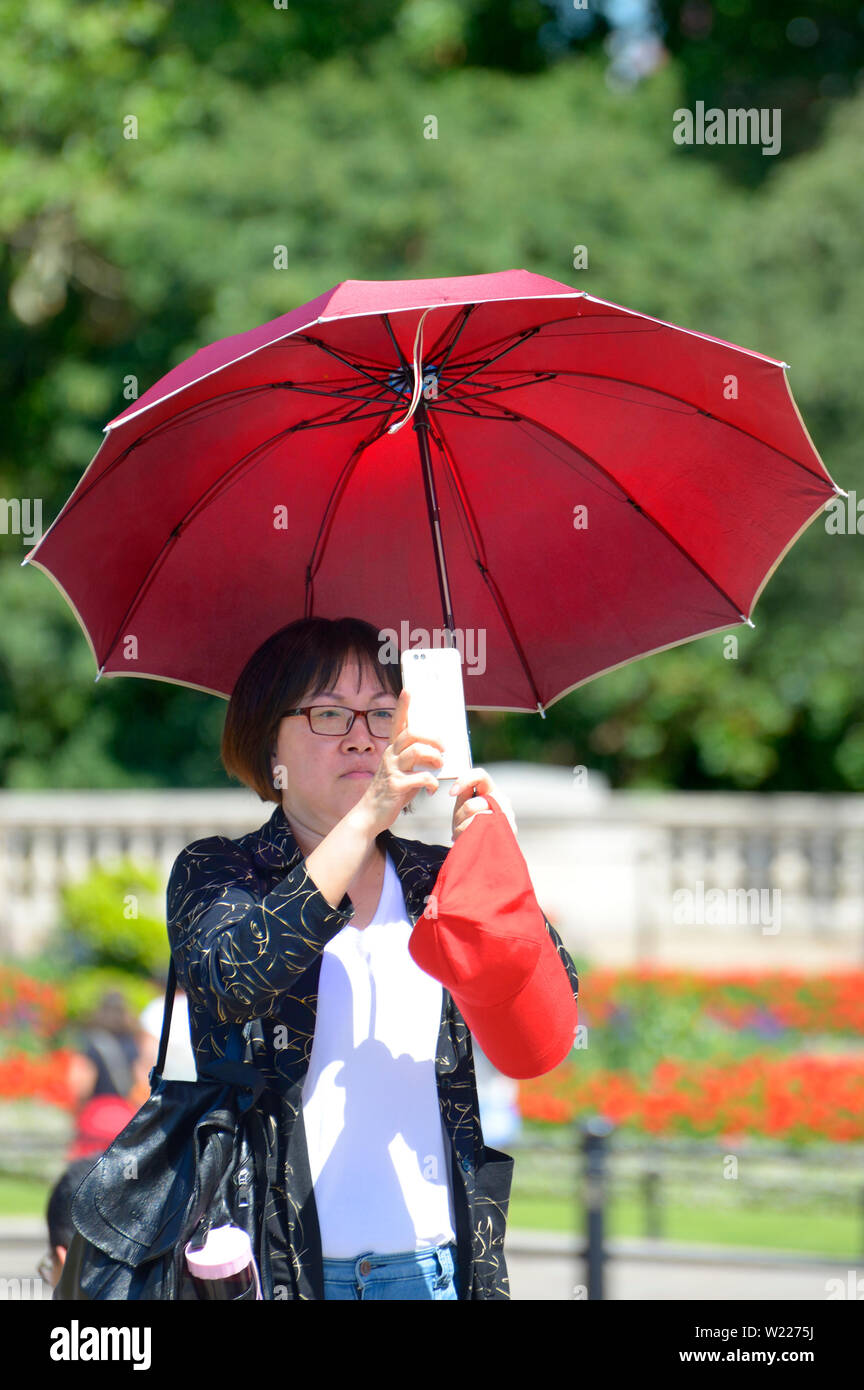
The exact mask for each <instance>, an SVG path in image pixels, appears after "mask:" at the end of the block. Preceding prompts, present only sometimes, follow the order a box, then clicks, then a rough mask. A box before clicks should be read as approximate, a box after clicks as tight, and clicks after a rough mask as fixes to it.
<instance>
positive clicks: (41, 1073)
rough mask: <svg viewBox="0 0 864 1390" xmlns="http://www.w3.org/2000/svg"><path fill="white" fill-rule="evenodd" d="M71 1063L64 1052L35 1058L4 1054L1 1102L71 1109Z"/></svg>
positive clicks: (0, 1061)
mask: <svg viewBox="0 0 864 1390" xmlns="http://www.w3.org/2000/svg"><path fill="white" fill-rule="evenodd" d="M71 1060H72V1053H71V1052H69V1051H68V1050H67V1049H66V1048H58V1049H57V1050H56V1051H55V1052H46V1053H43V1054H42V1055H41V1056H38V1057H34V1056H33V1054H32V1053H29V1052H9V1053H7V1054H6V1055H5V1056H4V1057H3V1058H0V1100H42V1101H47V1102H49V1103H50V1104H51V1105H60V1106H63V1107H64V1108H66V1109H68V1108H70V1107H71V1105H72V1095H71V1092H70V1089H69V1068H70V1064H71Z"/></svg>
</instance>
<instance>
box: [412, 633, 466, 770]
mask: <svg viewBox="0 0 864 1390" xmlns="http://www.w3.org/2000/svg"><path fill="white" fill-rule="evenodd" d="M400 662H401V666H402V684H403V686H404V687H405V689H406V690H407V691H408V693H409V695H410V696H411V699H410V700H409V702H408V728H409V729H410V730H411V732H412V733H416V734H419V735H420V738H421V740H422V739H423V738H424V737H427V738H435V739H438V740H439V741H440V742H441V743H443V745H444V762H443V763H442V765H441V767H440V768H435V767H430V766H429V765H428V764H420V766H418V767H412V769H411V771H412V772H422V771H425V772H434V774H435V776H436V777H437V778H438V781H439V782H446V781H449V780H451V779H455V778H456V777H461V776H463V774H464V773H466V772H469V771H470V769H471V767H472V766H473V764H472V762H471V741H470V737H469V734H468V714H467V712H466V709H465V691H464V688H463V685H462V655H461V653H460V651H459V648H458V647H409V648H408V649H407V651H404V652H403V653H402V656H401V658H400Z"/></svg>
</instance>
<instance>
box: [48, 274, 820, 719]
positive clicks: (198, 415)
mask: <svg viewBox="0 0 864 1390" xmlns="http://www.w3.org/2000/svg"><path fill="white" fill-rule="evenodd" d="M786 365H787V364H786V363H783V362H777V361H775V360H774V359H773V358H770V357H765V356H763V355H762V354H761V353H758V352H751V351H749V350H748V349H746V348H740V347H735V346H733V345H732V344H729V343H725V342H722V341H721V340H720V339H718V338H711V337H709V336H707V335H706V334H702V333H693V332H690V331H689V330H687V329H683V328H678V327H676V326H675V325H674V324H668V323H664V322H663V321H662V320H660V319H655V318H651V317H650V316H649V315H647V314H640V313H636V312H634V311H633V310H631V309H625V308H623V307H622V306H621V305H618V304H611V303H608V302H607V301H605V300H603V299H599V298H597V297H596V296H595V295H590V294H586V293H585V292H583V291H580V290H576V289H573V288H572V287H571V286H569V285H564V284H560V283H559V282H558V281H555V280H549V279H546V278H545V276H542V275H534V274H531V273H530V272H528V271H525V270H510V271H502V272H500V273H498V274H491V275H476V276H460V277H456V278H454V279H435V280H416V281H399V280H393V281H390V280H384V281H370V280H346V281H343V282H342V283H341V284H340V285H337V286H336V287H335V288H333V289H331V290H328V291H327V292H326V293H325V294H322V295H320V296H319V297H318V298H317V299H314V300H312V301H311V303H309V304H306V305H303V306H302V307H301V308H299V309H294V310H292V311H291V312H290V313H288V314H285V315H283V316H282V317H280V318H277V319H274V320H272V321H271V322H270V323H266V324H264V325H262V326H261V327H259V328H255V329H252V330H251V331H249V332H246V333H239V334H235V335H233V336H232V337H229V338H223V339H221V340H220V341H219V342H216V343H212V344H211V345H210V346H209V347H205V348H202V349H201V350H200V351H199V352H196V353H195V354H193V356H192V357H190V358H188V360H186V361H185V362H182V363H181V364H180V365H179V366H177V367H175V368H173V369H172V370H171V371H170V372H168V373H167V374H166V375H165V376H164V377H162V378H161V380H160V381H158V382H157V383H156V384H155V385H154V386H152V387H151V388H150V389H149V390H148V391H146V392H145V393H144V394H143V395H142V396H141V397H140V398H139V399H138V400H137V401H135V402H134V403H133V404H131V405H130V406H129V407H128V409H126V410H124V411H123V412H122V413H121V414H120V415H118V416H116V418H115V419H113V420H112V421H111V422H110V424H109V425H107V426H106V427H105V439H104V441H103V443H102V445H101V447H100V449H99V451H98V453H97V454H96V456H95V458H94V459H93V461H92V463H91V464H90V467H89V468H88V469H87V472H86V473H85V474H84V476H83V477H82V479H81V481H80V483H79V484H78V486H77V487H76V489H75V491H74V493H73V494H72V496H71V497H70V498H69V500H68V502H67V503H66V505H65V506H64V508H63V510H62V511H61V512H60V514H59V516H58V517H57V518H56V520H55V521H54V523H53V525H52V526H51V527H50V528H49V530H48V531H47V532H46V533H45V535H44V536H43V537H42V539H41V540H40V542H39V544H38V545H37V546H36V547H35V548H34V549H33V550H32V551H31V552H30V553H29V554H28V556H27V560H26V561H25V563H30V564H35V565H37V566H38V567H39V568H40V569H42V570H44V571H45V573H46V574H48V575H49V576H50V578H51V579H52V580H53V581H54V582H55V583H56V584H57V586H58V587H59V588H60V590H61V592H62V593H63V594H64V595H65V597H66V598H67V600H68V601H69V603H70V604H71V605H72V607H73V608H74V610H75V612H76V615H77V617H78V619H79V622H80V623H81V626H82V628H83V629H84V632H85V635H86V637H87V639H88V641H89V643H90V646H91V650H92V651H93V655H94V659H95V661H96V665H97V667H98V675H97V680H98V679H99V676H101V675H103V674H104V675H124V676H128V675H138V676H147V677H153V678H156V679H158V680H167V681H173V682H176V683H178V684H181V685H188V686H192V687H193V688H195V689H199V690H206V691H210V692H212V693H214V694H220V695H225V696H227V695H230V693H231V691H232V689H233V686H234V683H235V681H236V679H237V676H238V675H239V673H240V670H241V669H242V667H243V665H244V663H245V662H246V660H247V658H248V657H249V656H250V655H251V653H252V652H253V651H254V650H255V648H256V647H257V646H258V645H259V644H260V643H261V642H262V641H263V640H264V639H265V638H267V637H268V636H269V635H270V634H271V633H272V632H274V631H275V630H276V629H277V628H279V627H282V626H284V625H285V624H286V623H288V622H290V621H291V620H292V619H294V618H297V617H300V616H304V615H306V616H308V615H312V614H316V615H323V616H326V617H340V616H343V615H345V614H351V615H356V616H360V617H365V618H367V619H368V620H370V621H372V622H375V623H377V624H379V625H380V628H381V630H382V641H385V642H386V638H387V635H392V637H393V638H394V639H395V641H396V642H397V643H398V645H399V646H400V647H405V646H408V645H411V646H428V645H435V644H436V643H437V642H441V643H443V641H444V640H448V641H455V642H456V644H457V645H459V646H460V649H461V650H462V652H463V656H464V666H463V670H464V672H465V675H466V678H467V677H468V676H471V677H472V679H470V680H468V679H466V685H465V691H466V701H467V704H468V705H469V707H470V708H472V709H513V710H522V709H535V708H539V709H540V710H541V712H542V710H543V709H544V707H547V706H549V705H550V704H552V703H553V702H554V701H555V700H557V699H560V698H561V697H562V696H563V695H566V694H567V693H568V692H569V691H570V690H572V689H574V688H575V687H576V686H578V685H580V684H582V683H583V682H584V681H587V680H590V679H591V678H592V677H594V676H597V675H599V674H600V673H601V672H604V671H609V670H611V669H613V668H614V667H616V666H620V665H622V664H623V663H625V662H628V661H632V660H634V659H636V658H637V657H640V656H644V655H646V654H648V653H649V652H655V651H661V650H663V649H664V648H666V647H671V646H674V645H676V644H677V643H680V642H686V641H688V640H689V639H691V638H694V637H698V636H700V635H703V634H705V633H710V632H718V631H722V630H725V629H728V628H730V627H733V626H735V625H736V624H739V623H742V622H750V614H751V612H752V610H753V607H754V605H755V603H756V600H757V599H758V597H759V594H760V593H761V591H762V588H763V587H764V585H765V583H766V581H767V580H768V578H769V576H770V575H771V574H772V572H773V571H774V569H775V568H776V566H777V564H778V563H779V561H780V560H781V558H782V557H783V555H784V554H785V552H786V551H787V550H788V548H789V547H790V545H791V544H792V543H793V542H794V541H795V540H796V539H797V537H798V536H799V535H800V534H801V532H802V531H803V530H804V528H805V527H806V526H807V525H808V524H809V523H810V522H811V521H812V520H813V519H814V517H815V516H816V515H817V513H818V512H820V511H821V510H822V509H823V507H824V506H825V503H826V502H827V501H828V500H829V499H830V498H832V497H833V496H834V495H835V494H836V493H838V492H840V491H841V489H839V488H838V487H837V486H836V484H835V483H834V482H833V481H832V479H831V478H830V476H829V474H828V472H827V471H826V469H825V467H824V465H823V463H822V461H821V459H820V457H819V455H818V453H817V452H816V449H815V448H814V446H813V443H812V441H811V439H810V437H809V435H808V433H807V430H806V428H805V426H804V424H803V422H802V420H801V417H800V415H799V413H798V410H797V408H796V405H795V402H794V400H793V399H792V395H791V392H790V390H789V386H788V382H787V379H786V373H785V368H786ZM751 626H752V623H751ZM445 628H446V629H449V632H450V634H452V636H451V635H448V636H447V638H446V639H445V636H444V629H445Z"/></svg>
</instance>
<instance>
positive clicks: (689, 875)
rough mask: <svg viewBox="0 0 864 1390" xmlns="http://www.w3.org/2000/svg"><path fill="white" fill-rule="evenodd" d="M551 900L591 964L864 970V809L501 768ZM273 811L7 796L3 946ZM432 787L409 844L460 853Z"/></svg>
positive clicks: (182, 796)
mask: <svg viewBox="0 0 864 1390" xmlns="http://www.w3.org/2000/svg"><path fill="white" fill-rule="evenodd" d="M488 771H489V772H490V774H491V775H492V777H493V778H494V781H495V785H496V787H498V788H499V790H500V791H501V792H502V793H504V794H505V795H506V796H508V797H509V799H510V801H511V803H512V805H513V808H514V811H515V815H516V819H517V823H518V831H519V843H520V845H521V847H522V850H523V853H524V855H525V858H526V861H527V863H528V866H529V869H530V872H531V877H532V881H533V883H534V887H535V891H536V893H537V897H538V899H539V901H540V903H541V905H542V907H543V909H544V911H545V912H546V915H547V916H548V917H549V919H550V920H551V921H552V922H553V923H554V924H555V925H556V926H557V927H558V929H559V931H560V932H561V935H562V937H563V939H564V941H565V942H566V944H567V946H568V947H569V948H570V950H571V951H572V952H573V953H574V954H578V955H580V956H584V957H590V958H592V959H594V960H596V961H602V962H607V963H609V964H613V963H618V964H624V963H626V962H630V961H636V960H654V961H657V962H661V963H662V962H666V963H669V964H673V963H674V964H680V965H686V964H692V965H694V966H697V965H698V966H703V967H704V966H707V967H710V966H717V967H718V968H720V967H722V966H729V965H732V964H734V965H737V966H739V967H743V968H746V967H747V966H752V967H753V968H759V969H765V968H778V969H780V968H783V967H792V966H809V967H812V968H813V969H825V968H831V967H836V968H845V967H848V966H853V965H855V966H857V965H861V964H864V801H862V799H861V798H859V797H855V796H815V795H812V796H811V795H797V794H784V795H777V796H765V795H761V794H758V793H753V794H740V795H739V794H729V795H727V794H725V793H714V794H705V795H703V794H694V793H652V794H642V793H629V792H610V791H608V790H607V789H606V788H605V787H604V786H603V785H602V784H601V783H600V782H599V780H598V779H596V778H594V779H592V777H591V775H590V774H589V775H588V777H587V778H580V775H579V774H580V770H578V769H577V770H572V771H571V769H569V768H548V767H540V766H537V765H531V764H521V763H520V764H517V763H504V764H498V765H490V766H489V768H488ZM273 809H274V807H273V804H271V803H264V802H261V801H259V800H258V798H257V797H256V796H254V795H253V794H252V793H250V792H248V791H245V790H243V789H240V790H236V791H234V790H232V791H205V792H186V791H177V792H174V791H158V792H154V791H145V792H129V791H122V792H44V793H43V792H3V793H0V952H2V953H3V954H4V955H6V956H24V955H27V954H29V953H30V952H32V951H34V950H36V949H38V947H39V945H40V944H41V943H42V942H43V941H44V939H45V935H46V933H47V932H48V931H49V930H50V928H51V926H52V925H53V924H54V922H55V921H56V920H57V914H58V905H59V903H58V891H59V888H60V886H61V884H62V883H64V882H66V881H69V880H71V879H76V878H80V877H81V876H82V875H84V874H85V873H86V872H87V870H88V868H89V867H90V866H91V864H93V863H94V862H101V863H108V862H110V861H111V860H112V859H115V858H117V857H118V856H119V855H123V854H129V855H131V856H133V857H134V858H140V859H141V860H142V861H143V862H144V863H155V864H156V865H157V867H158V868H159V871H160V873H161V874H162V876H163V880H164V881H165V882H167V878H168V873H169V871H170V868H171V865H172V863H173V861H174V859H175V857H176V855H177V854H178V852H179V851H180V849H181V848H182V847H183V846H184V845H186V844H188V843H189V842H190V841H192V840H194V839H198V838H200V837H202V836H205V835H214V834H223V835H228V836H232V837H236V836H238V835H242V834H244V833H246V832H247V831H249V830H252V829H254V828H256V827H257V826H260V825H261V824H263V823H264V821H266V820H267V819H268V817H269V816H270V814H271V812H272V810H273ZM451 813H452V800H451V798H449V797H448V796H447V794H446V790H444V789H442V791H440V792H439V793H437V794H436V796H435V797H433V798H428V797H427V796H426V794H425V793H421V794H420V795H419V796H418V797H417V798H416V806H415V812H414V814H411V815H402V816H399V817H398V818H397V820H396V822H395V823H394V824H393V826H392V829H393V832H394V834H396V835H400V836H402V837H405V838H409V839H420V840H425V841H428V842H432V843H438V844H449V843H450V816H451Z"/></svg>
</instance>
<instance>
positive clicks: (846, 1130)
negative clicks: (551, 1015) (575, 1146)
mask: <svg viewBox="0 0 864 1390" xmlns="http://www.w3.org/2000/svg"><path fill="white" fill-rule="evenodd" d="M519 1109H520V1112H521V1114H522V1117H523V1119H526V1120H541V1121H546V1122H551V1123H562V1122H566V1121H571V1120H573V1119H574V1118H575V1117H576V1116H578V1115H581V1114H585V1113H600V1114H603V1115H605V1116H606V1117H607V1118H608V1119H610V1120H612V1121H613V1122H614V1123H615V1124H617V1125H620V1126H622V1127H623V1128H627V1129H632V1130H635V1131H636V1132H640V1133H644V1134H655V1135H659V1134H663V1135H690V1136H708V1135H723V1136H726V1137H729V1138H733V1137H737V1136H739V1135H740V1136H745V1135H747V1136H750V1135H761V1136H764V1137H770V1138H773V1139H778V1138H779V1139H784V1140H787V1141H789V1142H792V1143H807V1142H808V1141H813V1140H830V1141H833V1142H835V1143H848V1142H852V1141H858V1140H862V1139H864V1058H860V1057H833V1058H831V1057H801V1056H798V1057H785V1058H779V1059H777V1058H773V1059H772V1058H767V1057H762V1056H754V1057H751V1058H748V1059H747V1060H745V1061H742V1062H731V1063H726V1064H721V1065H714V1066H712V1065H710V1064H706V1063H679V1062H674V1061H665V1062H659V1063H658V1064H657V1065H656V1066H655V1067H654V1070H653V1072H652V1074H651V1076H650V1077H649V1078H648V1079H647V1081H645V1082H640V1081H638V1080H637V1079H635V1078H634V1077H633V1076H632V1075H630V1074H629V1073H624V1072H613V1071H602V1070H601V1071H594V1072H592V1073H591V1074H589V1075H584V1074H580V1069H579V1062H578V1053H577V1054H576V1056H575V1058H574V1059H569V1060H568V1061H567V1062H565V1063H564V1064H562V1066H560V1067H558V1068H556V1070H555V1071H553V1072H550V1073H548V1075H547V1076H541V1077H536V1078H533V1079H532V1080H530V1081H522V1082H520V1083H519Z"/></svg>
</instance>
